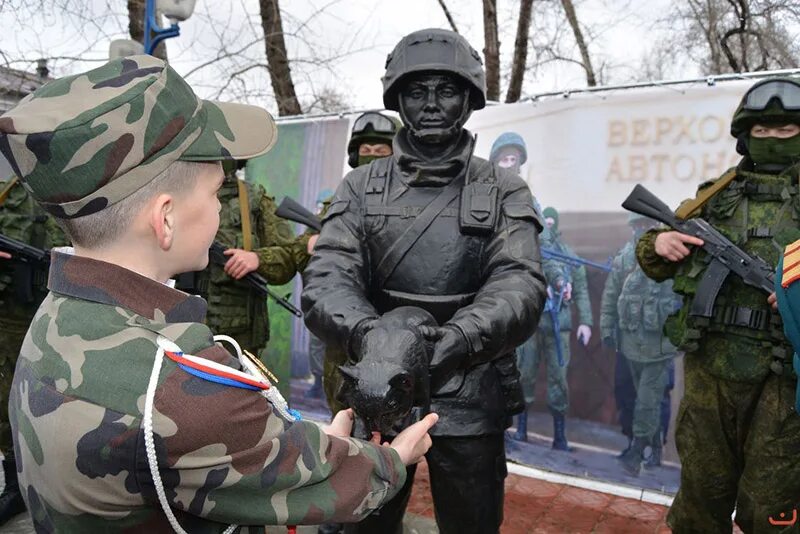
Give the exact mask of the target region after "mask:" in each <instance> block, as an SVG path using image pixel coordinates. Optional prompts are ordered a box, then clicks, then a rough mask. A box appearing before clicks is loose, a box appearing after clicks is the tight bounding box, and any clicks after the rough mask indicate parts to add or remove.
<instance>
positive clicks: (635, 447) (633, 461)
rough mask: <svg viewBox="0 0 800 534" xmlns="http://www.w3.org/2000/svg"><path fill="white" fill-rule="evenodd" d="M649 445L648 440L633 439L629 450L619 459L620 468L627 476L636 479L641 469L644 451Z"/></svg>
mask: <svg viewBox="0 0 800 534" xmlns="http://www.w3.org/2000/svg"><path fill="white" fill-rule="evenodd" d="M648 445H650V440H648V439H646V438H640V437H635V438H633V443H631V448H630V449H628V450H627V452H626V453H625V454H623V455H622V457H621V458H620V459H619V461H620V462H621V463H622V467H623V468H624V469H625V471H627V472H628V474H629V475H631V476H635V477H638V476H639V472H640V471H641V469H642V460H644V451H645V449H646V448H647V447H648Z"/></svg>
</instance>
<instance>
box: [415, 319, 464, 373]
mask: <svg viewBox="0 0 800 534" xmlns="http://www.w3.org/2000/svg"><path fill="white" fill-rule="evenodd" d="M419 330H420V333H421V334H422V335H423V336H424V337H425V339H426V340H428V341H430V342H432V343H435V345H434V349H433V356H432V357H431V361H430V372H431V379H432V380H433V381H434V383H443V382H446V381H447V380H448V379H449V378H450V376H451V374H452V372H453V371H455V370H456V369H458V368H459V367H460V366H461V365H462V364H463V363H464V362H465V361H466V357H467V354H468V353H469V342H468V341H467V338H466V337H464V334H462V333H461V330H459V329H458V328H457V327H455V326H441V327H439V326H436V327H434V326H420V327H419Z"/></svg>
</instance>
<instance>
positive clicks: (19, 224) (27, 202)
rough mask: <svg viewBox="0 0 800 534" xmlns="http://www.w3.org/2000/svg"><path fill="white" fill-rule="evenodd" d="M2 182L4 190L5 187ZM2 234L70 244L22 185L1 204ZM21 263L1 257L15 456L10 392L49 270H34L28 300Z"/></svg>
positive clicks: (8, 444)
mask: <svg viewBox="0 0 800 534" xmlns="http://www.w3.org/2000/svg"><path fill="white" fill-rule="evenodd" d="M4 185H5V184H4V183H3V182H0V189H2V188H3V187H4ZM0 234H3V235H4V236H7V237H10V238H12V239H16V240H18V241H22V242H23V243H27V244H29V245H31V246H34V247H37V248H41V249H48V248H51V247H53V246H60V245H65V244H67V238H66V236H65V235H64V233H63V232H62V231H61V229H60V228H59V227H58V225H57V224H56V223H55V222H54V221H53V219H52V218H50V217H48V216H47V215H46V214H45V213H44V211H42V209H41V208H39V207H38V206H37V205H36V203H35V202H33V200H32V199H31V197H30V195H28V193H27V192H26V191H25V189H24V188H23V187H22V185H21V184H19V183H17V185H15V186H14V187H12V189H11V191H10V193H9V196H8V198H7V199H6V201H5V203H3V205H2V206H0ZM20 268H23V267H21V266H20V264H18V263H16V262H13V261H10V260H4V259H0V309H2V313H0V451H2V452H3V454H5V455H6V456H7V457H11V456H12V455H13V450H12V440H11V425H9V423H8V393H9V391H10V389H11V379H12V378H13V375H14V367H15V366H16V363H17V356H18V355H19V350H20V347H22V340H23V339H24V338H25V333H26V332H27V331H28V327H29V326H30V324H31V319H33V315H34V314H35V313H36V309H37V308H38V307H39V304H40V303H41V301H42V300H43V299H44V297H45V295H46V294H47V281H46V275H47V273H46V272H45V271H40V272H34V276H33V279H32V280H31V281H32V282H33V288H31V290H32V291H31V294H32V296H33V299H32V300H31V301H30V302H25V301H24V300H23V299H22V298H21V297H20V295H19V294H18V290H19V289H22V288H20V287H17V286H18V285H19V284H21V283H22V281H21V280H18V279H17V276H16V273H15V270H16V269H20Z"/></svg>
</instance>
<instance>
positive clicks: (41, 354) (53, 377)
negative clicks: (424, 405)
mask: <svg viewBox="0 0 800 534" xmlns="http://www.w3.org/2000/svg"><path fill="white" fill-rule="evenodd" d="M49 287H50V290H51V293H50V294H48V296H47V298H46V299H45V301H44V302H43V303H42V306H41V307H40V308H39V311H38V312H37V314H36V316H35V318H34V321H33V323H32V325H31V328H30V330H29V332H28V335H27V337H26V339H25V342H24V345H23V348H22V352H21V354H20V357H19V361H18V364H17V369H16V373H15V375H14V383H13V386H12V390H11V399H10V403H9V415H10V422H11V426H12V429H13V432H14V436H15V439H14V447H15V452H16V460H17V470H18V471H19V482H20V488H21V491H22V495H23V496H24V498H25V500H26V502H27V504H28V508H29V510H30V512H31V516H32V518H33V522H34V526H35V528H36V530H37V532H75V533H85V532H110V531H114V532H131V533H133V532H171V530H170V527H169V524H168V523H167V521H166V518H165V516H164V514H163V513H162V511H161V509H160V507H159V504H158V500H157V497H156V494H155V492H154V489H153V488H154V485H153V481H152V479H151V476H150V471H149V468H148V461H147V458H146V454H145V445H144V433H143V426H142V418H143V407H144V399H145V391H146V389H147V385H148V382H149V377H150V374H151V372H152V366H153V363H154V356H155V353H156V348H157V346H156V338H157V336H158V335H163V336H165V337H166V338H168V339H170V340H172V341H173V342H174V343H176V344H177V345H178V346H179V347H180V348H181V349H182V350H183V351H184V352H185V353H186V354H193V355H197V356H201V357H204V358H207V359H210V360H213V361H216V362H219V363H223V364H226V365H230V366H232V367H237V368H239V367H238V363H237V362H236V360H235V359H234V358H232V357H231V356H230V354H229V353H228V352H227V351H225V350H224V349H223V348H221V347H220V346H218V345H215V344H214V342H213V339H212V334H211V331H210V330H209V329H208V327H207V326H205V325H203V324H202V323H201V321H202V320H203V318H204V314H205V302H204V301H203V300H202V299H201V298H199V297H191V296H188V295H186V294H185V293H182V292H180V291H176V290H174V289H171V288H169V287H167V286H165V285H162V284H159V283H157V282H155V281H153V280H151V279H148V278H144V277H142V276H140V275H138V274H136V273H133V272H131V271H128V270H126V269H123V268H121V267H119V266H116V265H112V264H108V263H104V262H100V261H96V260H91V259H88V258H82V257H75V256H69V255H66V254H61V253H58V252H56V253H54V254H53V261H52V267H51V273H50V283H49ZM153 414H154V415H153V421H154V425H153V428H154V433H155V445H156V454H157V462H158V466H159V470H160V473H161V477H162V479H163V482H164V486H165V490H166V495H167V498H168V500H169V502H170V504H171V507H172V509H173V510H174V511H175V514H176V516H177V518H178V520H179V522H180V523H181V525H182V526H183V528H184V529H185V530H187V531H188V532H192V533H209V532H221V531H222V530H223V529H225V528H226V525H227V524H229V523H235V524H240V525H252V526H253V527H252V528H250V529H249V531H253V532H261V531H262V529H261V526H263V525H268V524H304V523H310V524H316V523H320V522H323V521H329V520H334V521H341V522H352V521H357V520H360V519H361V518H363V517H364V516H365V515H366V514H368V513H369V512H371V511H372V510H374V509H375V508H377V507H378V506H380V505H381V504H383V503H384V502H386V501H387V500H388V499H389V498H391V497H392V496H393V495H394V494H395V493H396V492H397V490H398V489H399V488H400V487H401V486H402V485H403V483H404V481H405V479H406V470H405V467H404V466H403V465H402V463H401V462H400V458H399V456H398V455H397V453H396V452H395V451H394V450H392V449H390V448H388V447H382V446H377V445H374V444H370V443H366V442H363V441H360V440H357V439H352V438H336V437H329V436H327V435H326V434H324V433H323V432H322V430H321V428H320V427H319V426H318V425H316V424H314V423H310V422H304V421H301V422H288V421H286V420H284V419H282V418H281V417H280V416H278V415H277V413H275V412H273V410H272V406H271V405H270V404H269V403H268V402H267V400H266V399H265V398H264V397H262V396H261V395H259V394H258V393H256V392H253V391H250V390H245V389H240V388H236V387H230V386H224V385H220V384H217V383H214V382H209V381H206V380H205V379H202V378H198V377H196V376H194V375H192V374H189V373H187V372H186V371H184V370H183V369H181V368H180V367H178V366H177V364H176V363H174V362H173V361H172V360H169V359H167V358H165V359H164V362H163V364H162V367H161V371H160V375H159V378H158V387H157V390H156V393H155V403H154V410H153ZM245 530H246V531H247V530H248V529H245Z"/></svg>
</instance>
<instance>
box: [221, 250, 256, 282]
mask: <svg viewBox="0 0 800 534" xmlns="http://www.w3.org/2000/svg"><path fill="white" fill-rule="evenodd" d="M224 254H225V255H226V256H230V258H229V259H228V261H227V263H225V272H226V273H227V274H228V276H230V277H231V278H233V279H235V280H240V279H241V278H243V277H245V276H246V275H247V274H249V273H252V272H253V271H255V270H256V269H258V264H259V261H258V254H256V253H255V252H249V251H247V250H242V249H240V248H229V249H228V250H226V251H225V252H224Z"/></svg>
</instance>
